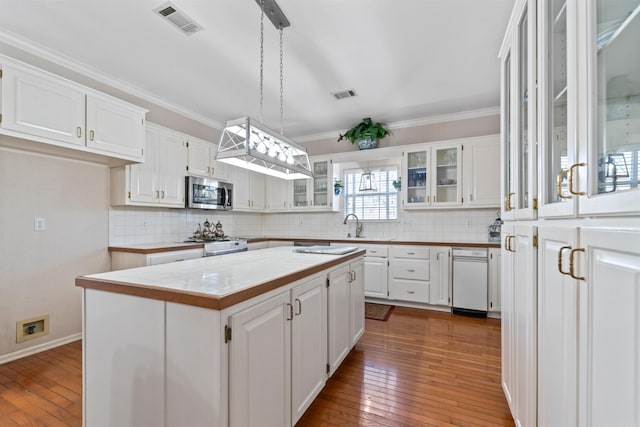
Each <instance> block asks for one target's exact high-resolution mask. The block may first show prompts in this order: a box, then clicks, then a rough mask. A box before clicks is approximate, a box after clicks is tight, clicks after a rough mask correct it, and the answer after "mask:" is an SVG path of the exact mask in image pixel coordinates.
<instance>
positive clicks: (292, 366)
mask: <svg viewBox="0 0 640 427" xmlns="http://www.w3.org/2000/svg"><path fill="white" fill-rule="evenodd" d="M326 290H327V288H326V286H325V277H324V276H322V275H318V276H316V277H315V278H313V279H310V280H308V281H306V282H304V283H302V284H300V285H297V286H295V287H294V288H293V289H291V291H286V292H282V293H280V294H278V295H276V296H273V297H271V298H269V299H268V300H266V301H263V302H260V303H258V304H256V305H253V306H251V307H249V308H246V309H244V310H242V311H240V312H238V313H235V314H233V315H232V316H231V317H230V319H229V324H230V326H231V330H232V339H231V341H230V348H229V358H230V361H231V363H230V373H229V390H230V394H229V403H230V413H229V417H230V418H229V425H242V426H278V427H280V426H289V425H293V424H295V423H296V421H298V419H299V418H300V417H301V416H302V414H303V413H304V411H306V409H307V408H308V407H309V405H310V404H311V402H312V401H313V400H314V399H315V397H316V396H317V395H318V393H320V391H321V390H322V388H323V387H324V383H325V379H326V363H327V361H326V355H327V327H326V325H327V323H326V318H327V293H326ZM363 317H364V315H363Z"/></svg>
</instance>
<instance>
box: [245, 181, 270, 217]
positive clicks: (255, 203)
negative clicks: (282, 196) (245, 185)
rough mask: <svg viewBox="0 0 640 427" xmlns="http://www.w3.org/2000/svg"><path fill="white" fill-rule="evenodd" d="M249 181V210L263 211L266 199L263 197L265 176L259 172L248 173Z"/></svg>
mask: <svg viewBox="0 0 640 427" xmlns="http://www.w3.org/2000/svg"><path fill="white" fill-rule="evenodd" d="M249 175H250V180H251V185H250V187H251V209H252V210H258V211H264V209H265V206H266V203H267V198H266V195H265V188H266V184H265V181H266V178H267V175H265V174H262V173H259V172H249Z"/></svg>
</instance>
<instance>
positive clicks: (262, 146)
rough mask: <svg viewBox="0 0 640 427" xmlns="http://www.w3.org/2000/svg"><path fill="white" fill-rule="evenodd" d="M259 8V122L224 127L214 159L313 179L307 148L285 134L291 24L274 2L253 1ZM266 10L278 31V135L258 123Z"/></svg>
mask: <svg viewBox="0 0 640 427" xmlns="http://www.w3.org/2000/svg"><path fill="white" fill-rule="evenodd" d="M256 2H257V3H258V4H259V5H260V9H261V15H260V122H257V121H256V120H254V119H252V118H250V117H242V118H239V119H236V120H231V121H228V122H227V123H226V125H225V128H224V130H223V131H222V135H221V136H220V143H219V144H218V151H217V153H216V160H218V161H221V162H224V163H228V164H231V165H234V166H239V167H242V168H245V169H250V170H253V171H256V172H260V173H264V174H267V175H271V176H275V177H278V178H283V179H299V178H310V177H313V173H312V172H311V164H310V162H309V155H308V154H307V149H306V148H304V147H302V146H300V145H298V144H296V143H295V142H293V141H292V140H291V139H289V138H287V137H285V136H284V135H283V134H284V129H283V128H284V120H283V117H284V108H283V105H284V78H283V29H284V28H285V27H288V26H289V25H290V23H289V21H288V20H287V18H286V16H284V14H283V13H282V10H281V9H280V7H279V6H278V4H277V3H276V2H275V0H256ZM265 11H266V12H267V16H268V17H269V19H270V20H271V22H272V23H273V25H274V26H275V27H276V29H278V30H279V31H280V133H278V132H275V131H273V130H271V129H269V128H268V127H266V126H265V125H263V124H262V123H261V122H262V121H263V115H262V101H263V96H262V87H263V68H264V16H265Z"/></svg>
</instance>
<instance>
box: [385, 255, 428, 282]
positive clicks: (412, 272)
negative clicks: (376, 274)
mask: <svg viewBox="0 0 640 427" xmlns="http://www.w3.org/2000/svg"><path fill="white" fill-rule="evenodd" d="M391 277H394V278H398V279H412V280H429V261H428V260H417V259H398V258H394V259H393V260H392V261H391Z"/></svg>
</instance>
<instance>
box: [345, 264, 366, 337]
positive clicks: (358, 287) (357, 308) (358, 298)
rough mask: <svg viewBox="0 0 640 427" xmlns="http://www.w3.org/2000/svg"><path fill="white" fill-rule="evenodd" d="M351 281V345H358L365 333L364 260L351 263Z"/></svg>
mask: <svg viewBox="0 0 640 427" xmlns="http://www.w3.org/2000/svg"><path fill="white" fill-rule="evenodd" d="M351 275H352V276H351V283H350V284H349V301H350V303H351V309H350V310H349V311H350V313H349V314H350V319H351V322H350V324H351V345H350V346H349V348H351V347H353V346H354V345H356V343H357V342H358V340H359V339H360V337H361V336H362V334H364V279H365V277H364V260H360V261H355V262H353V263H351Z"/></svg>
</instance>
